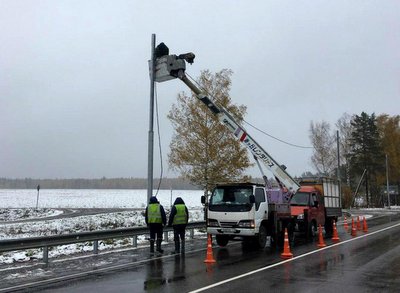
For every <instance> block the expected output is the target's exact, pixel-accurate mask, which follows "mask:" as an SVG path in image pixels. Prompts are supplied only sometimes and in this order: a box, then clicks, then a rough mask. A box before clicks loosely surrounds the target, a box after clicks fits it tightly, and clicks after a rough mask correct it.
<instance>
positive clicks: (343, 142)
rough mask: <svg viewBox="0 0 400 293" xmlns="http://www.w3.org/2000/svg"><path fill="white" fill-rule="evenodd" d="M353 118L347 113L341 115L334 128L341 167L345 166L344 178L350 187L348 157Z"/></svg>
mask: <svg viewBox="0 0 400 293" xmlns="http://www.w3.org/2000/svg"><path fill="white" fill-rule="evenodd" d="M352 119H353V116H351V115H349V114H348V113H343V115H342V117H340V118H339V119H338V121H337V122H336V127H337V129H338V130H339V140H340V144H339V145H340V149H341V150H340V162H341V165H343V166H345V171H346V173H345V178H346V183H347V185H348V186H350V162H349V156H350V152H351V140H350V139H351V134H352V131H353V126H352V125H351V121H352Z"/></svg>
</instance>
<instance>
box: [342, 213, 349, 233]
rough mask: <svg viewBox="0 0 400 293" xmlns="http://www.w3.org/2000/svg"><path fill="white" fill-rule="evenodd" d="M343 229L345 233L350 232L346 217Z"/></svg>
mask: <svg viewBox="0 0 400 293" xmlns="http://www.w3.org/2000/svg"><path fill="white" fill-rule="evenodd" d="M343 228H344V230H345V231H349V224H347V218H346V216H344V224H343Z"/></svg>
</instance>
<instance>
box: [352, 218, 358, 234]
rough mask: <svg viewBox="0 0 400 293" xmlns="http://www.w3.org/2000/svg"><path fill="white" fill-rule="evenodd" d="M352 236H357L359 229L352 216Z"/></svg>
mask: <svg viewBox="0 0 400 293" xmlns="http://www.w3.org/2000/svg"><path fill="white" fill-rule="evenodd" d="M351 236H353V237H355V236H357V229H356V226H355V225H354V219H353V218H351Z"/></svg>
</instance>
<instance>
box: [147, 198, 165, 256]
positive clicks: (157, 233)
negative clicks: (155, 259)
mask: <svg viewBox="0 0 400 293" xmlns="http://www.w3.org/2000/svg"><path fill="white" fill-rule="evenodd" d="M144 219H145V222H146V225H147V226H148V227H149V229H150V253H151V254H153V253H154V242H156V245H157V248H156V250H157V251H158V252H160V253H163V252H164V250H162V249H161V242H162V236H163V235H162V234H163V229H164V226H165V224H166V223H167V216H166V215H165V211H164V207H163V206H162V205H161V204H160V202H159V201H158V200H157V198H156V197H155V196H152V197H151V198H150V202H149V205H148V206H147V208H146V211H145V216H144Z"/></svg>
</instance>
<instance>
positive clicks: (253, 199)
mask: <svg viewBox="0 0 400 293" xmlns="http://www.w3.org/2000/svg"><path fill="white" fill-rule="evenodd" d="M249 200H250V203H251V204H253V203H255V202H256V197H255V196H254V195H250V196H249Z"/></svg>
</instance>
